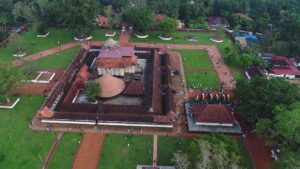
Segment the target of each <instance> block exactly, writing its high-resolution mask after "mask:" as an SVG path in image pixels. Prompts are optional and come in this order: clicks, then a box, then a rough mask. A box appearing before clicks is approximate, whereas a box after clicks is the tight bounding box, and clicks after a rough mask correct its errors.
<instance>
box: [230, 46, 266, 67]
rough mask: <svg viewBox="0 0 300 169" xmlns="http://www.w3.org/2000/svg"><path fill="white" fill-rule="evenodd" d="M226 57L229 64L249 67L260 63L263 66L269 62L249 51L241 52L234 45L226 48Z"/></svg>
mask: <svg viewBox="0 0 300 169" xmlns="http://www.w3.org/2000/svg"><path fill="white" fill-rule="evenodd" d="M224 59H225V61H226V62H227V63H228V64H230V65H236V66H238V67H241V68H247V67H250V66H252V65H259V66H261V67H266V66H267V63H266V62H265V61H264V60H263V59H262V58H261V57H259V56H257V55H255V54H249V53H243V54H239V53H238V52H237V51H236V50H235V48H233V47H226V48H225V57H224Z"/></svg>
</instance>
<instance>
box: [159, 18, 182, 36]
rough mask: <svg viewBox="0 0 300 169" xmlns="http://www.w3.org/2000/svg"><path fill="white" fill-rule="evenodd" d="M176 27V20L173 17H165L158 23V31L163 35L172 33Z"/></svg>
mask: <svg viewBox="0 0 300 169" xmlns="http://www.w3.org/2000/svg"><path fill="white" fill-rule="evenodd" d="M177 27H178V22H177V20H175V19H172V18H169V17H166V18H164V19H163V20H161V21H160V23H159V29H160V31H161V32H162V33H163V34H165V35H171V34H173V33H174V32H175V31H176V29H177Z"/></svg>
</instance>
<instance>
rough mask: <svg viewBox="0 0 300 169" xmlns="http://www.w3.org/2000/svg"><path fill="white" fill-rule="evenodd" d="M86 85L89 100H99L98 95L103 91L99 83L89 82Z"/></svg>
mask: <svg viewBox="0 0 300 169" xmlns="http://www.w3.org/2000/svg"><path fill="white" fill-rule="evenodd" d="M84 87H85V90H86V93H87V95H88V97H89V100H90V101H91V102H95V101H97V97H98V95H99V93H100V91H101V90H100V86H99V84H98V83H97V82H95V81H94V82H90V83H87V84H86V85H85V86H84Z"/></svg>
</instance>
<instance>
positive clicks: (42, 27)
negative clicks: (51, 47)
mask: <svg viewBox="0 0 300 169" xmlns="http://www.w3.org/2000/svg"><path fill="white" fill-rule="evenodd" d="M47 30H48V27H47V25H46V24H45V23H40V24H39V25H38V26H37V28H36V31H37V33H38V34H39V35H44V34H46V33H48V32H47Z"/></svg>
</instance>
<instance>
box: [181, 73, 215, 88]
mask: <svg viewBox="0 0 300 169" xmlns="http://www.w3.org/2000/svg"><path fill="white" fill-rule="evenodd" d="M185 77H186V80H187V84H188V85H189V86H195V85H197V84H198V83H199V84H202V87H203V88H205V87H207V88H208V89H210V88H213V89H220V88H221V84H220V82H219V79H218V77H217V74H216V73H215V72H213V71H211V72H186V73H185Z"/></svg>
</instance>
